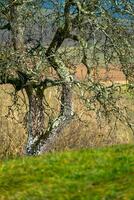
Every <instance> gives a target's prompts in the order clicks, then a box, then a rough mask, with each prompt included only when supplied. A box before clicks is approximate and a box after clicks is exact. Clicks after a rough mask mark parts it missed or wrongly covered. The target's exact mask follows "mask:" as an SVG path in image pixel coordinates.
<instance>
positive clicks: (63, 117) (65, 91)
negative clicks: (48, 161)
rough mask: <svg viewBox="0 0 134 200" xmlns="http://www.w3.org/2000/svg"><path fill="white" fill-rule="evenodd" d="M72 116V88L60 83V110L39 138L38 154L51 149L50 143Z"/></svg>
mask: <svg viewBox="0 0 134 200" xmlns="http://www.w3.org/2000/svg"><path fill="white" fill-rule="evenodd" d="M73 116H74V112H73V108H72V88H71V86H70V84H68V83H66V84H63V85H62V93H61V110H60V113H59V116H58V117H57V118H56V119H55V120H54V121H53V123H52V124H51V125H50V127H48V129H47V131H46V133H45V135H44V136H43V137H41V138H40V141H42V142H41V144H42V145H41V146H42V147H41V148H40V152H39V153H40V154H41V153H43V152H48V151H50V150H51V145H52V143H53V142H55V140H56V139H57V137H58V136H59V134H60V133H61V131H62V130H63V129H64V128H65V127H66V125H67V124H68V123H69V122H70V121H71V120H72V118H73Z"/></svg>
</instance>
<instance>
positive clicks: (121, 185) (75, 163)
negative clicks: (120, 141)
mask: <svg viewBox="0 0 134 200" xmlns="http://www.w3.org/2000/svg"><path fill="white" fill-rule="evenodd" d="M133 180H134V146H132V145H117V146H114V147H103V148H97V149H94V150H79V151H66V152H61V153H59V152H58V153H49V154H46V155H43V156H39V157H23V158H21V159H20V158H16V159H13V160H5V161H2V162H1V163H0V200H101V199H107V200H112V199H113V200H133V199H134V181H133Z"/></svg>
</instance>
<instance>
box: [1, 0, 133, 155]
mask: <svg viewBox="0 0 134 200" xmlns="http://www.w3.org/2000/svg"><path fill="white" fill-rule="evenodd" d="M108 2H109V3H108ZM0 11H1V12H0V29H1V36H2V34H4V33H5V34H6V35H7V39H4V40H3V41H1V49H0V51H1V55H0V84H12V85H13V86H14V88H15V91H16V92H18V91H20V90H22V91H25V92H26V94H27V98H28V105H29V112H28V115H27V117H26V121H27V133H28V140H27V145H26V153H27V154H28V155H34V154H40V153H42V152H45V151H48V150H49V147H48V146H49V145H48V144H50V143H51V142H52V141H54V140H55V138H56V137H57V136H58V135H59V134H60V132H61V130H62V129H63V128H64V127H65V126H66V125H67V124H68V123H69V122H70V121H71V120H72V119H73V117H74V111H73V106H72V91H73V90H74V88H76V87H77V88H78V89H79V91H80V94H79V96H80V98H81V99H82V100H83V102H84V103H85V105H86V106H87V108H88V109H89V110H94V111H96V108H99V109H100V111H101V112H102V113H105V115H107V114H109V113H111V112H114V113H115V115H116V114H117V115H118V109H116V108H117V107H116V102H115V100H114V91H116V86H114V85H113V83H111V85H110V86H106V85H105V84H103V83H102V82H99V80H94V79H93V76H92V74H93V73H92V72H93V69H94V68H96V67H97V66H100V60H103V62H104V65H105V66H106V67H108V65H109V64H110V63H112V62H116V63H118V64H119V66H120V69H121V70H122V71H123V73H124V74H125V75H126V78H127V79H128V80H131V83H132V81H133V77H134V66H133V52H134V51H133V34H132V31H133V22H134V14H133V13H134V12H133V11H134V3H133V2H132V1H124V0H120V1H115V0H111V1H98V0H92V1H89V0H79V1H76V0H65V1H60V0H59V1H57V0H51V1H45V0H44V1H43V0H27V1H26V0H8V1H2V0H1V1H0ZM124 16H125V17H126V19H124V18H125V17H124ZM122 21H123V22H122ZM128 24H129V26H128ZM1 38H2V37H1ZM1 40H2V39H1ZM70 46H71V47H72V48H69V47H70ZM100 55H101V58H100ZM74 62H76V63H83V64H84V65H85V66H86V68H87V76H86V78H85V80H82V81H80V80H77V79H76V77H75V75H73V74H71V72H70V70H69V66H71V65H73V64H74ZM50 68H53V69H54V70H55V73H56V76H53V77H47V76H46V74H45V73H46V71H47V70H49V69H50ZM55 77H56V78H55ZM56 86H58V87H59V88H61V95H60V99H59V103H60V110H59V113H58V115H57V117H56V118H55V119H51V120H50V121H49V122H48V123H47V124H48V126H47V128H46V125H45V120H46V119H45V112H46V107H45V105H44V103H43V98H44V91H45V90H46V89H47V88H48V87H52V88H54V87H56Z"/></svg>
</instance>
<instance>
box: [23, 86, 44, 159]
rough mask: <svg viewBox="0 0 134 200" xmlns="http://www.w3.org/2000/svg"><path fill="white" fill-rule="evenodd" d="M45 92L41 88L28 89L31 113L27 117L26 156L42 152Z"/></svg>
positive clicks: (30, 87)
mask: <svg viewBox="0 0 134 200" xmlns="http://www.w3.org/2000/svg"><path fill="white" fill-rule="evenodd" d="M43 92H44V90H43V89H41V88H36V89H35V88H33V87H32V86H29V87H27V88H26V93H27V96H28V101H29V111H28V115H27V118H26V120H27V131H28V139H27V144H26V154H28V155H34V154H38V152H39V151H40V147H41V146H40V145H41V143H40V137H41V136H42V135H44V132H45V128H44V122H45V116H44V115H45V113H44V105H43Z"/></svg>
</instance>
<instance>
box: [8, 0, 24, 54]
mask: <svg viewBox="0 0 134 200" xmlns="http://www.w3.org/2000/svg"><path fill="white" fill-rule="evenodd" d="M24 6H25V3H20V4H17V3H15V1H13V0H10V18H11V19H10V28H11V33H12V44H13V47H14V49H15V50H17V51H18V50H19V51H20V52H23V50H24V19H23V8H24Z"/></svg>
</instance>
